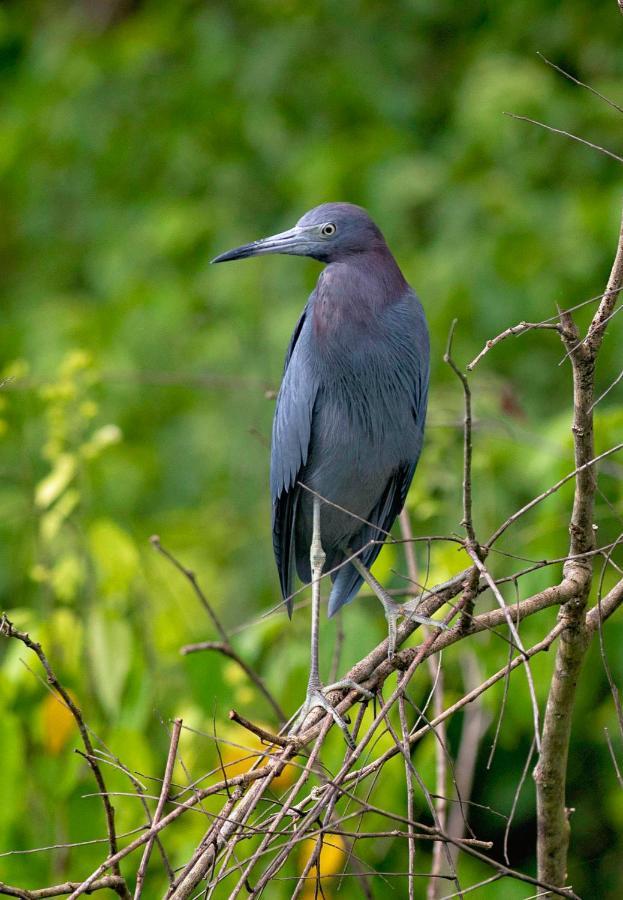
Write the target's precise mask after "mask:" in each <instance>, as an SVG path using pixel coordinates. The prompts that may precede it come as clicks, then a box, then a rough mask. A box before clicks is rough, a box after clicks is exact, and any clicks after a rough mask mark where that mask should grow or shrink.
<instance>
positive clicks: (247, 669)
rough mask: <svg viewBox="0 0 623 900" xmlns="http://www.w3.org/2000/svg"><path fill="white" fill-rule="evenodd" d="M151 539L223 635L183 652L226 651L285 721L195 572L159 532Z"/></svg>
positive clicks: (186, 648)
mask: <svg viewBox="0 0 623 900" xmlns="http://www.w3.org/2000/svg"><path fill="white" fill-rule="evenodd" d="M149 540H150V543H151V545H152V547H153V548H154V549H155V550H157V551H158V553H160V554H161V556H164V558H165V559H168V561H169V562H170V563H171V564H172V565H173V566H174V567H175V568H176V569H177V571H178V572H181V574H182V575H183V576H184V578H186V580H187V581H188V582H189V583H190V585H191V587H192V589H193V591H194V593H195V596H196V597H197V599H198V600H199V602H200V603H201V605H202V606H203V608H204V609H205V611H206V612H207V614H208V616H209V617H210V620H211V622H212V624H213V625H214V627H215V628H216V630H217V631H218V633H219V635H220V637H221V641H220V643H215V642H212V641H208V642H203V644H201V645H198V644H189V645H187V646H186V647H182V650H181V652H182V653H193V652H195V651H196V650H197V649H206V650H207V649H209V650H218V651H220V652H221V653H224V654H225V655H226V656H228V657H229V658H230V659H232V660H233V661H234V662H235V663H237V665H238V666H240V668H241V669H242V671H243V672H244V673H245V674H246V675H247V676H248V677H249V679H250V680H251V681H252V682H253V684H255V686H256V687H257V688H258V690H259V691H260V692H261V693H262V695H263V696H264V697H265V698H266V700H267V701H268V703H270V705H271V706H272V708H273V710H274V711H275V714H276V715H277V718H278V720H279V722H280V723H282V722H285V721H286V719H287V718H288V717H287V716H286V714H285V713H284V711H283V710H282V708H281V706H280V705H279V703H278V702H277V700H276V699H275V698H274V697H273V695H272V694H271V692H270V691H269V690H268V688H267V687H266V683H265V681H264V679H263V678H262V677H261V676H260V675H258V673H257V672H256V671H255V670H254V669H252V668H251V666H250V665H249V664H248V663H247V662H246V661H245V660H244V659H243V658H242V657H241V656H240V655H239V654H238V653H236V651H235V650H234V648H233V647H232V645H231V642H230V640H229V635H228V634H227V631H226V630H225V628H224V626H223V624H222V622H221V620H220V619H219V617H218V616H217V615H216V613H215V611H214V608H213V607H212V604H211V603H209V601H208V598H207V597H206V595H205V594H204V592H203V590H202V589H201V585H200V584H199V581H198V579H197V576H196V575H195V573H194V572H193V571H192V570H191V569H188V568H187V567H186V566H184V565H183V564H182V563H181V562H180V561H179V560H178V559H177V558H176V557H175V556H174V555H173V554H172V553H171V551H170V550H167V549H166V547H163V545H162V542H161V541H160V538H159V537H158V535H157V534H154V535H152V537H151V538H150V539H149Z"/></svg>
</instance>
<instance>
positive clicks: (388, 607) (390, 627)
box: [379, 594, 448, 659]
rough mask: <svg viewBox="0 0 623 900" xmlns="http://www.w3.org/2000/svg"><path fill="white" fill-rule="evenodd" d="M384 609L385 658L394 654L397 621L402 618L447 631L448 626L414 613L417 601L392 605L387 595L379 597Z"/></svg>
mask: <svg viewBox="0 0 623 900" xmlns="http://www.w3.org/2000/svg"><path fill="white" fill-rule="evenodd" d="M379 599H380V601H381V603H382V604H383V607H384V609H385V618H386V619H387V632H388V633H387V658H388V659H392V657H393V655H394V653H395V652H396V629H397V623H398V619H400V618H404V619H408V620H410V621H413V622H419V624H420V625H429V626H430V627H431V628H439V629H440V630H442V631H447V630H448V626H447V625H445V624H444V623H443V622H438V621H437V620H436V619H429V618H428V616H420V615H418V613H416V612H415V608H416V604H417V600H416V601H414V600H409V601H407V602H406V603H394V601H393V600H392V599H391V597H390V596H389V594H386V595H385V597H379Z"/></svg>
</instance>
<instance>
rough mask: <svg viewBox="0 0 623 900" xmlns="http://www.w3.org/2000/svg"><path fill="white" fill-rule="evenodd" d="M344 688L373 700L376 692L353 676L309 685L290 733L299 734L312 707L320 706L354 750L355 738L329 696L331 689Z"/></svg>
mask: <svg viewBox="0 0 623 900" xmlns="http://www.w3.org/2000/svg"><path fill="white" fill-rule="evenodd" d="M344 689H348V690H352V691H357V693H358V694H361V696H362V697H363V698H365V699H366V700H371V699H372V698H373V697H374V694H373V693H372V692H371V691H369V690H368V689H367V688H364V687H362V685H360V684H357V682H356V681H353V680H352V679H351V678H345V679H344V680H343V681H336V682H335V683H334V684H330V685H328V686H327V687H324V688H323V687H322V685H320V684H318V685H309V686H308V688H307V696H306V697H305V702H304V703H303V705H302V707H301V709H300V712H299V713H298V715H297V717H296V719H295V720H294V722H293V724H292V727H291V728H290V731H289V734H290V735H293V736H294V735H296V734H298V732H299V731H300V730H301V727H302V725H303V723H304V721H305V719H306V718H307V716H308V714H309V713H310V712H311V710H312V709H314V708H315V707H317V706H319V707H320V708H321V709H324V711H325V712H328V713H329V715H330V716H331V717H332V718H333V721H334V722H335V724H336V725H337V726H338V728H339V729H340V730H341V732H342V734H343V735H344V740H345V741H346V743H347V744H348V746H349V748H350V749H351V750H354V749H355V741H354V740H353V738H352V735H351V733H350V731H349V730H348V728H347V726H346V722H345V720H344V719H343V718H342V716H341V715H340V714H339V713H338V711H337V710H336V709H335V707H334V706H333V705H332V704H331V703H330V702H329V699H328V697H327V694H328V693H330V692H331V691H339V690H344Z"/></svg>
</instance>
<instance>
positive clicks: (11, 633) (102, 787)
mask: <svg viewBox="0 0 623 900" xmlns="http://www.w3.org/2000/svg"><path fill="white" fill-rule="evenodd" d="M0 635H4V637H7V638H15V640H18V641H21V642H22V644H24V645H25V646H26V647H28V649H29V650H32V651H33V653H35V654H36V656H37V657H38V658H39V662H40V663H41V665H42V666H43V668H44V670H45V674H46V679H47V682H48V684H49V685H50V687H51V688H52V690H53V691H54V692H55V693H56V694H57V696H58V697H59V698H60V702H61V703H62V704H63V705H64V706H65V707H66V708H67V709H68V710H69V711H70V713H71V714H72V716H73V718H74V721H75V723H76V725H77V726H78V731H79V732H80V737H81V738H82V743H83V745H84V749H85V751H86V754H85V758H86V760H87V763H88V765H89V767H90V769H91V771H92V772H93V776H94V778H95V781H96V782H97V786H98V788H99V791H100V793H101V796H102V804H103V806H104V815H105V818H106V830H107V833H108V844H109V847H110V854H111V856H114V855H115V854H116V852H117V833H116V831H115V810H114V807H113V805H112V803H111V802H110V797H109V795H108V789H107V787H106V782H105V781H104V776H103V775H102V770H101V769H100V767H99V764H98V762H97V758H96V757H95V755H94V753H93V744H92V743H91V737H90V735H89V731H88V728H87V726H86V723H85V721H84V717H83V715H82V711H81V710H80V708H79V706H78V705H77V704H76V703H75V702H74V700H73V699H72V697H71V695H70V694H69V693H68V692H67V691H66V690H65V688H64V687H63V685H62V684H61V683H60V681H59V680H58V678H57V677H56V674H55V673H54V671H53V669H52V667H51V665H50V663H49V661H48V659H47V657H46V655H45V653H44V652H43V648H42V647H41V644H39V643H38V642H37V641H33V640H32V638H31V637H30V635H29V634H27V633H26V632H24V631H18V630H17V628H15V626H14V625H13V623H12V622H11V621H10V620H9V619H8V618H7V616H6V615H5V614H4V613H3V615H2V618H1V619H0ZM113 875H116V876H118V879H117V881H115V885H116V887H115V888H114V890H115V891H116V892H117V893H118V894H119V896H120V897H121V898H123V900H129V897H130V893H129V891H128V889H127V887H126V884H125V881H124V880H123V878H122V877H121V871H120V869H119V866H118V865H114V866H113ZM61 893H65V892H61Z"/></svg>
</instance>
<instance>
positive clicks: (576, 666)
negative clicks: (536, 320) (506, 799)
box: [534, 222, 623, 885]
mask: <svg viewBox="0 0 623 900" xmlns="http://www.w3.org/2000/svg"><path fill="white" fill-rule="evenodd" d="M622 283H623V222H622V223H621V227H620V230H619V238H618V244H617V251H616V254H615V258H614V263H613V265H612V269H611V272H610V276H609V278H608V284H607V286H606V290H605V292H604V297H603V299H602V301H601V303H600V305H599V308H598V310H597V312H596V313H595V316H594V318H593V321H592V322H591V325H590V327H589V329H588V333H587V337H586V340H585V341H584V342H582V343H580V344H579V345H578V344H577V338H578V337H579V334H578V330H577V328H576V326H575V323H574V322H573V319H572V317H571V315H570V314H568V313H563V314H561V323H562V325H563V329H564V330H563V335H562V338H563V342H564V343H565V346H566V348H567V351H568V352H569V351H570V352H569V358H570V359H571V366H572V372H573V424H572V428H571V430H572V433H573V442H574V455H575V467H576V472H577V474H576V478H575V492H574V497H573V510H572V513H571V521H570V525H569V532H570V536H571V539H570V549H569V554H570V556H572V557H577V556H578V555H579V554H584V553H586V552H587V551H590V550H592V549H593V548H594V546H595V536H594V529H593V514H594V503H595V489H596V476H595V473H594V470H593V468H592V467H591V466H590V463H592V461H593V457H594V439H593V405H594V404H593V400H594V385H595V363H596V358H597V354H598V352H599V348H600V347H601V343H602V340H603V337H604V333H605V330H606V326H607V321H608V319H609V318H610V316H611V313H612V309H613V307H614V304H615V303H616V299H617V297H618V294H619V291H620V290H621V286H622ZM592 560H593V557H591V556H584V557H582V558H573V559H569V560H568V561H567V562H566V563H565V566H564V569H563V571H564V574H565V578H567V579H569V580H571V581H575V583H576V591H575V596H574V597H572V598H571V599H570V600H569V601H568V602H567V603H565V604H564V606H563V607H562V609H561V611H560V622H561V623H562V624H563V626H564V630H563V632H562V634H561V639H560V641H559V643H558V649H557V652H556V662H555V667H554V674H553V676H552V681H551V685H550V690H549V695H548V698H547V705H546V709H545V717H544V721H543V739H542V748H541V756H540V758H539V761H538V763H537V766H536V769H535V771H534V779H535V782H536V789H537V863H538V875H539V878H541V879H542V880H543V881H548V882H550V883H551V884H556V885H562V884H564V883H565V881H566V877H567V852H568V846H569V822H568V813H567V809H566V803H565V801H566V797H565V794H566V774H567V758H568V753H569V741H570V736H571V719H572V714H573V708H574V701H575V692H576V685H577V680H578V677H579V674H580V670H581V668H582V664H583V662H584V658H585V655H586V650H587V649H588V645H589V643H590V638H591V631H590V630H589V628H588V627H587V616H586V614H585V612H584V609H585V606H586V602H587V599H588V595H589V592H590V589H591V584H592V574H593V563H592ZM597 615H598V616H599V607H598V613H597Z"/></svg>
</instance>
